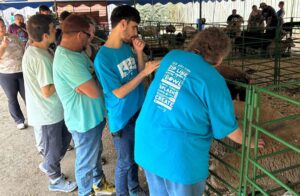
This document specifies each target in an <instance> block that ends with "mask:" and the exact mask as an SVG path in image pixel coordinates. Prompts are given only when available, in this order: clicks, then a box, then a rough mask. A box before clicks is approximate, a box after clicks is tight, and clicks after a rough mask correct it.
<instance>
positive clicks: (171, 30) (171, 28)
mask: <svg viewBox="0 0 300 196" xmlns="http://www.w3.org/2000/svg"><path fill="white" fill-rule="evenodd" d="M175 31H176V28H175V26H174V25H171V24H170V25H168V26H166V32H167V33H171V34H172V33H175Z"/></svg>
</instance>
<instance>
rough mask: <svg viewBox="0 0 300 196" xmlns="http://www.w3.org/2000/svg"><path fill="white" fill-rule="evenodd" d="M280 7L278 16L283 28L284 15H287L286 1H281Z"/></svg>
mask: <svg viewBox="0 0 300 196" xmlns="http://www.w3.org/2000/svg"><path fill="white" fill-rule="evenodd" d="M278 7H279V10H278V11H277V13H276V15H277V17H278V26H279V27H280V28H281V27H282V25H283V23H284V20H283V17H284V15H285V11H284V1H280V2H279V3H278Z"/></svg>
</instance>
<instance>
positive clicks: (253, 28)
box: [247, 5, 264, 33]
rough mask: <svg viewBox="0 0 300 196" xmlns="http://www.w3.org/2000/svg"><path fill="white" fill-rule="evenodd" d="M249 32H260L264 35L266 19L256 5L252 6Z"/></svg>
mask: <svg viewBox="0 0 300 196" xmlns="http://www.w3.org/2000/svg"><path fill="white" fill-rule="evenodd" d="M247 30H248V32H254V33H255V32H258V33H263V31H264V17H263V16H262V14H261V11H260V10H259V9H258V8H257V6H256V5H253V6H252V12H251V13H250V15H249V19H248V26H247Z"/></svg>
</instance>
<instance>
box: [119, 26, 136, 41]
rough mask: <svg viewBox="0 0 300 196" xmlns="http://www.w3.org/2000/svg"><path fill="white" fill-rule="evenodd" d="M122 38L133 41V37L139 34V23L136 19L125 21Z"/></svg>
mask: <svg viewBox="0 0 300 196" xmlns="http://www.w3.org/2000/svg"><path fill="white" fill-rule="evenodd" d="M122 27H123V28H122V30H123V31H122V39H123V41H124V42H126V43H131V40H132V39H133V38H136V37H137V35H138V23H136V22H134V21H128V22H127V21H125V22H124V24H123V26H122Z"/></svg>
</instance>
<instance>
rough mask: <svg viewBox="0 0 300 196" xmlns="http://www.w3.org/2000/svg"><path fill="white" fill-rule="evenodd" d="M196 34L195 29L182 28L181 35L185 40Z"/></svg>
mask: <svg viewBox="0 0 300 196" xmlns="http://www.w3.org/2000/svg"><path fill="white" fill-rule="evenodd" d="M196 33H197V29H195V28H194V27H192V26H184V27H183V28H182V34H183V37H185V38H191V37H193V36H194V35H195V34H196Z"/></svg>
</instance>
